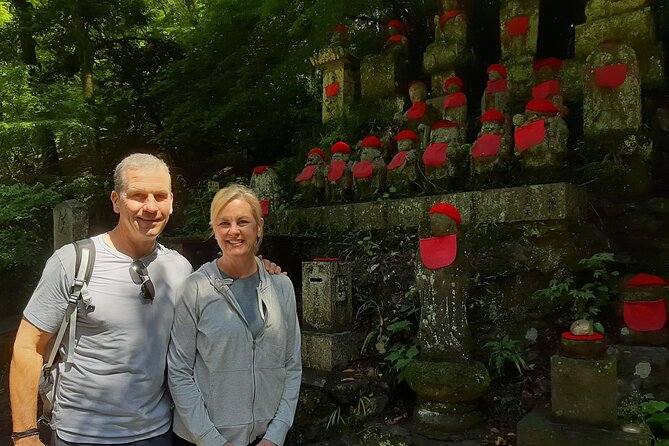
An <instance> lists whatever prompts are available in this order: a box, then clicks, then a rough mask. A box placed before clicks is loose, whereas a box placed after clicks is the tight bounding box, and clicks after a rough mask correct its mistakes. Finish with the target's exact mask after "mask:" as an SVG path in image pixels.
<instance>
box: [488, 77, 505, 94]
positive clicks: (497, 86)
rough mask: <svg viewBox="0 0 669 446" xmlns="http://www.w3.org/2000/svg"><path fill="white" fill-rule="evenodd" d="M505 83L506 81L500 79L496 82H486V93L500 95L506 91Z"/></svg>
mask: <svg viewBox="0 0 669 446" xmlns="http://www.w3.org/2000/svg"><path fill="white" fill-rule="evenodd" d="M506 88H507V83H506V79H500V80H498V81H488V84H487V86H486V87H485V92H486V93H500V92H502V91H506Z"/></svg>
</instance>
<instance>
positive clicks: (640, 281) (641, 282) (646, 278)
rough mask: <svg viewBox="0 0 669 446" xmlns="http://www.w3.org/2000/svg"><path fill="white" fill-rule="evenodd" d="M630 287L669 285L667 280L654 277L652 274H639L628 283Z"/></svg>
mask: <svg viewBox="0 0 669 446" xmlns="http://www.w3.org/2000/svg"><path fill="white" fill-rule="evenodd" d="M626 285H629V286H667V285H669V283H667V281H666V280H664V279H663V278H662V277H660V276H653V275H651V274H645V273H641V274H637V275H636V276H634V277H632V278H631V279H630V280H628V281H627V284H626Z"/></svg>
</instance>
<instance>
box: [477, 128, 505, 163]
mask: <svg viewBox="0 0 669 446" xmlns="http://www.w3.org/2000/svg"><path fill="white" fill-rule="evenodd" d="M501 144H502V137H501V136H499V135H491V134H488V133H486V134H484V135H481V136H479V137H478V138H477V139H476V141H474V146H472V158H482V157H486V156H497V152H499V146H500V145H501Z"/></svg>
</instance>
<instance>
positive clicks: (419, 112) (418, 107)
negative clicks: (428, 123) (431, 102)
mask: <svg viewBox="0 0 669 446" xmlns="http://www.w3.org/2000/svg"><path fill="white" fill-rule="evenodd" d="M425 110H427V104H426V103H425V102H416V103H415V104H413V106H412V107H411V108H410V109H409V110H407V119H408V120H409V121H413V120H416V119H420V118H422V117H423V116H425Z"/></svg>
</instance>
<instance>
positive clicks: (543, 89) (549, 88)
mask: <svg viewBox="0 0 669 446" xmlns="http://www.w3.org/2000/svg"><path fill="white" fill-rule="evenodd" d="M554 94H560V82H558V81H556V80H552V81H546V82H542V83H540V84H538V85H535V86H534V87H532V99H548V97H549V96H551V95H554Z"/></svg>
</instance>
